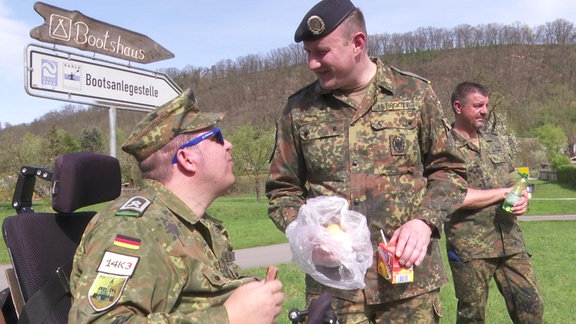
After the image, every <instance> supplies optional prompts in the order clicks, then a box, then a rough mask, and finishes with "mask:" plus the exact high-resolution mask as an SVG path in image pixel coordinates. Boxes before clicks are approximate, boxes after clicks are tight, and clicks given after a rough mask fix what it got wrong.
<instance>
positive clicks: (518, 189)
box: [502, 172, 528, 213]
mask: <svg viewBox="0 0 576 324" xmlns="http://www.w3.org/2000/svg"><path fill="white" fill-rule="evenodd" d="M518 173H519V174H520V177H521V179H520V181H518V182H517V183H516V184H515V185H514V187H512V190H511V191H510V192H509V193H508V195H507V196H506V200H504V203H503V204H502V209H504V210H505V211H507V212H509V213H511V212H512V206H514V204H515V203H517V202H518V201H519V200H520V199H522V190H524V189H526V185H527V184H528V175H527V174H526V173H523V172H518Z"/></svg>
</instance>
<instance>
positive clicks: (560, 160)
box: [552, 154, 572, 171]
mask: <svg viewBox="0 0 576 324" xmlns="http://www.w3.org/2000/svg"><path fill="white" fill-rule="evenodd" d="M571 164H572V160H570V158H569V157H567V156H566V155H564V154H556V155H554V157H553V158H552V168H553V169H554V170H556V171H558V168H560V167H562V166H566V165H571Z"/></svg>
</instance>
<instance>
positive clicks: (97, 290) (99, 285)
mask: <svg viewBox="0 0 576 324" xmlns="http://www.w3.org/2000/svg"><path fill="white" fill-rule="evenodd" d="M127 281H128V277H125V276H114V275H109V274H105V273H98V275H97V276H96V279H94V282H93V283H92V286H90V289H89V290H88V301H89V302H90V306H92V308H93V309H94V310H95V311H97V312H101V311H103V310H106V309H108V308H110V307H111V306H112V305H114V304H116V302H118V299H120V296H122V292H123V291H124V287H125V286H126V282H127Z"/></svg>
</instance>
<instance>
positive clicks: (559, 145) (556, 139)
mask: <svg viewBox="0 0 576 324" xmlns="http://www.w3.org/2000/svg"><path fill="white" fill-rule="evenodd" d="M534 134H535V135H536V136H537V137H538V139H539V140H540V143H541V144H542V145H544V147H546V151H547V152H548V158H549V159H550V160H552V159H553V158H554V157H555V156H556V155H557V154H558V153H561V152H562V151H563V150H565V149H566V147H567V146H568V139H567V137H566V133H564V131H563V130H562V128H560V127H558V126H555V125H552V124H544V125H542V126H540V127H538V128H536V129H535V130H534Z"/></svg>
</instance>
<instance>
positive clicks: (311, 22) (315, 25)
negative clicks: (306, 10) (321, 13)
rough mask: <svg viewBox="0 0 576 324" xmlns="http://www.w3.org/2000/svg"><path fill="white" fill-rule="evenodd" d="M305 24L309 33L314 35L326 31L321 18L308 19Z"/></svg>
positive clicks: (312, 17)
mask: <svg viewBox="0 0 576 324" xmlns="http://www.w3.org/2000/svg"><path fill="white" fill-rule="evenodd" d="M306 24H307V25H308V29H309V30H310V32H311V33H312V34H314V35H320V34H322V33H323V32H324V30H325V29H326V24H325V23H324V20H322V18H320V17H318V16H316V15H314V16H311V17H310V18H308V21H307V22H306Z"/></svg>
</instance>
